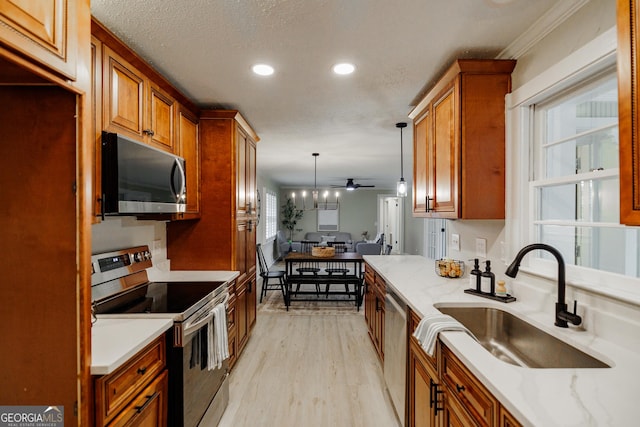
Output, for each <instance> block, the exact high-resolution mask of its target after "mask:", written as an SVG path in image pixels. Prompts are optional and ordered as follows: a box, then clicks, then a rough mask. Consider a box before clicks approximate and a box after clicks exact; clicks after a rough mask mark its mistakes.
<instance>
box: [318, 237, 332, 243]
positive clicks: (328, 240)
mask: <svg viewBox="0 0 640 427" xmlns="http://www.w3.org/2000/svg"><path fill="white" fill-rule="evenodd" d="M320 239H321V243H326V242H335V241H336V236H320Z"/></svg>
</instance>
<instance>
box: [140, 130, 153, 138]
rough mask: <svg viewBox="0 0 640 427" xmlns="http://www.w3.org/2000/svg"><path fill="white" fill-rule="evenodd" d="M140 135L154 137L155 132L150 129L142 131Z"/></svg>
mask: <svg viewBox="0 0 640 427" xmlns="http://www.w3.org/2000/svg"><path fill="white" fill-rule="evenodd" d="M142 133H144V134H146V135H149V136H153V135H155V132H154V131H153V130H151V129H145V130H143V131H142Z"/></svg>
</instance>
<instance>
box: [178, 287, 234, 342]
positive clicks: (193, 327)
mask: <svg viewBox="0 0 640 427" xmlns="http://www.w3.org/2000/svg"><path fill="white" fill-rule="evenodd" d="M228 302H229V294H228V293H227V294H226V295H225V296H224V300H222V301H221V302H220V303H219V304H224V305H225V306H226V305H227V303H228ZM217 306H218V304H216V305H215V306H214V307H217ZM212 318H213V309H211V310H209V312H208V313H207V314H206V315H205V316H199V317H198V318H197V319H195V320H194V321H193V322H188V323H187V324H186V325H184V328H183V332H182V336H183V337H185V338H186V337H188V336H189V335H191V334H193V333H194V332H196V331H197V330H198V329H200V328H202V326H203V325H205V324H207V323H209V322H210V321H211V319H212ZM183 342H184V340H183Z"/></svg>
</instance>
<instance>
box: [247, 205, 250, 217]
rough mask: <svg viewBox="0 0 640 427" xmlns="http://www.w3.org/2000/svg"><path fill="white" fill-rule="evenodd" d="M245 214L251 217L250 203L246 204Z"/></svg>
mask: <svg viewBox="0 0 640 427" xmlns="http://www.w3.org/2000/svg"><path fill="white" fill-rule="evenodd" d="M247 214H248V215H251V202H247Z"/></svg>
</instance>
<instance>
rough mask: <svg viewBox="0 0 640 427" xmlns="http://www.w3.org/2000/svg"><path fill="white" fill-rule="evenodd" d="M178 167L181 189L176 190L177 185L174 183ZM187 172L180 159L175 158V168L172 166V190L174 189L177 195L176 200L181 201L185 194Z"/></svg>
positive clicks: (174, 193)
mask: <svg viewBox="0 0 640 427" xmlns="http://www.w3.org/2000/svg"><path fill="white" fill-rule="evenodd" d="M176 169H180V190H179V191H176V187H175V185H173V177H174V176H175V174H176ZM185 180H186V177H185V172H184V169H183V168H182V165H181V164H180V161H179V160H178V159H175V163H174V164H173V168H171V191H173V195H174V196H176V200H177V201H178V202H179V201H180V198H181V196H182V195H183V194H184V186H185V184H186V183H185Z"/></svg>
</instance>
